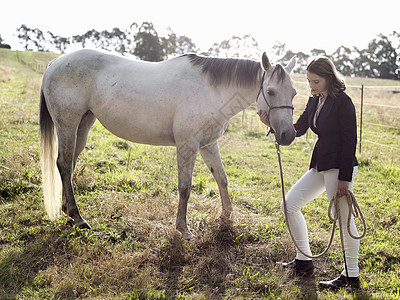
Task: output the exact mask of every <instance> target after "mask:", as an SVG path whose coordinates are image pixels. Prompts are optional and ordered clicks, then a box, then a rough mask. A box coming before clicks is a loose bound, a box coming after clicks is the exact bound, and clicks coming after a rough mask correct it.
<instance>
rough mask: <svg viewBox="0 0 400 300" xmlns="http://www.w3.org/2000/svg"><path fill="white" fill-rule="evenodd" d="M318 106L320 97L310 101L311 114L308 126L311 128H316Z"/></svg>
mask: <svg viewBox="0 0 400 300" xmlns="http://www.w3.org/2000/svg"><path fill="white" fill-rule="evenodd" d="M327 100H328V99H327ZM317 104H318V97H313V98H311V99H310V113H309V114H308V124H309V126H310V127H311V128H315V127H314V115H315V111H316V110H317Z"/></svg>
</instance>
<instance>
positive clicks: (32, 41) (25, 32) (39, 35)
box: [17, 24, 45, 51]
mask: <svg viewBox="0 0 400 300" xmlns="http://www.w3.org/2000/svg"><path fill="white" fill-rule="evenodd" d="M17 32H18V38H19V39H20V40H21V41H22V43H23V46H24V48H25V50H37V51H44V50H45V47H44V44H45V38H44V35H43V32H42V31H41V30H40V29H38V28H35V29H31V28H28V27H27V26H26V25H25V24H23V25H21V27H20V28H18V29H17Z"/></svg>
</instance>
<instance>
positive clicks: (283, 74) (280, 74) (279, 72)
mask: <svg viewBox="0 0 400 300" xmlns="http://www.w3.org/2000/svg"><path fill="white" fill-rule="evenodd" d="M275 74H276V76H277V78H278V80H279V81H280V82H282V81H283V80H284V79H285V77H286V75H287V74H286V71H285V69H284V68H283V67H282V65H280V64H276V65H275V68H274V70H273V71H272V74H271V78H272V77H273V76H274V75H275Z"/></svg>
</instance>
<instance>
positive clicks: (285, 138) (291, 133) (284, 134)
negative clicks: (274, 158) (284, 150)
mask: <svg viewBox="0 0 400 300" xmlns="http://www.w3.org/2000/svg"><path fill="white" fill-rule="evenodd" d="M295 137H296V131H295V130H294V127H292V128H288V129H285V130H280V129H277V130H275V139H276V142H277V143H278V144H279V145H281V146H288V145H290V144H291V143H292V142H293V141H294V138H295Z"/></svg>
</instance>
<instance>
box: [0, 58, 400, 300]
mask: <svg viewBox="0 0 400 300" xmlns="http://www.w3.org/2000/svg"><path fill="white" fill-rule="evenodd" d="M28 54H29V55H27V56H26V57H28V56H32V57H34V56H35V53H28ZM40 55H41V59H42V60H44V58H43V54H40ZM15 57H16V56H15V52H12V51H6V50H1V51H0V71H1V70H5V71H4V72H2V73H1V72H0V113H1V116H2V118H1V119H0V131H1V132H0V140H1V142H0V143H1V145H2V147H1V148H0V197H1V198H0V216H1V218H0V299H23V298H26V299H79V298H81V299H343V298H354V299H398V298H400V279H399V278H400V276H399V275H400V274H399V272H400V271H399V268H398V265H399V262H400V238H399V235H398V233H399V230H400V228H399V227H400V222H399V218H398V216H399V214H400V192H399V186H400V171H399V169H398V163H399V152H396V151H392V150H387V149H384V148H380V147H377V146H376V145H373V144H366V146H365V149H364V150H363V152H362V153H358V157H359V159H360V163H361V165H360V168H359V173H358V175H357V177H356V182H355V186H354V189H355V190H354V192H355V195H356V197H357V199H358V201H359V203H360V206H361V208H362V210H363V212H364V214H365V216H366V219H367V225H368V229H367V230H368V231H367V235H366V237H365V238H364V239H362V241H361V248H360V262H359V265H360V271H361V274H360V275H361V279H362V290H361V291H358V292H356V293H354V294H353V292H351V291H345V290H341V291H339V292H337V293H330V292H323V293H319V292H318V291H317V288H316V284H317V282H318V280H324V279H331V278H333V277H334V276H337V275H338V274H339V272H340V269H341V266H342V254H341V249H340V241H339V239H338V238H336V239H335V242H334V244H333V246H332V249H331V250H330V252H329V253H328V254H327V255H326V256H325V257H323V258H321V259H318V260H316V261H315V264H316V278H315V279H314V280H311V281H309V282H306V283H303V284H301V283H298V282H296V281H295V280H294V279H292V278H291V277H290V276H289V275H288V274H286V273H285V272H284V271H283V270H281V269H280V268H278V267H277V266H276V265H275V262H276V261H287V260H289V259H293V257H294V253H295V251H294V247H293V244H292V242H291V240H290V237H289V236H288V232H287V229H286V227H285V222H284V219H283V216H282V212H281V210H280V199H281V190H280V179H279V173H278V163H277V158H276V154H275V151H276V150H275V146H274V143H273V139H272V137H268V138H265V129H264V128H263V126H262V125H261V124H260V123H259V121H258V117H257V116H256V113H255V111H254V110H248V111H246V112H245V113H244V114H239V115H237V116H236V117H235V118H234V119H233V120H232V122H231V124H230V126H229V129H228V132H227V133H226V134H225V135H224V136H223V137H222V139H221V141H220V144H221V154H222V158H223V162H224V165H225V167H226V172H227V174H228V180H229V191H230V195H231V197H232V200H233V204H234V213H233V219H232V224H231V226H225V225H223V224H221V223H220V221H219V216H220V213H221V204H220V200H219V196H218V189H217V186H216V184H215V182H214V180H213V179H212V176H211V174H210V173H209V171H208V169H207V168H206V166H205V165H204V163H203V162H202V159H201V158H200V157H199V158H198V161H197V162H196V166H195V171H194V178H193V191H192V195H191V198H190V200H189V207H188V219H189V225H190V227H191V229H192V230H193V233H194V234H195V235H196V236H197V238H196V239H195V240H193V241H183V240H181V238H180V236H179V234H178V233H176V231H175V228H174V227H175V226H174V224H175V217H176V210H177V199H178V195H177V185H178V184H177V168H176V163H175V162H176V153H175V149H174V148H172V147H153V146H147V145H139V144H133V143H129V142H125V141H123V140H121V139H118V138H117V137H115V136H113V135H111V134H110V133H108V132H107V131H106V130H105V129H104V128H103V127H102V126H101V125H100V124H99V123H98V122H96V124H95V126H94V128H93V129H92V131H91V135H90V138H89V141H88V144H87V147H86V149H85V150H84V151H83V153H82V156H81V157H80V160H79V162H78V165H77V168H76V172H75V178H74V186H75V189H76V197H77V202H78V205H79V207H80V209H81V212H82V214H83V216H84V217H85V218H86V219H87V220H88V222H89V223H90V224H91V225H92V227H93V229H92V230H90V231H82V230H75V229H73V228H72V227H69V226H68V225H66V224H65V221H66V220H65V218H61V219H59V220H57V221H54V222H53V221H50V220H48V218H47V217H46V215H45V212H44V209H43V204H42V190H41V175H40V168H39V154H38V153H39V147H38V102H39V101H38V96H39V87H40V78H41V75H40V74H38V73H35V72H33V71H31V70H30V69H29V68H27V67H26V66H22V65H20V64H18V63H17V62H16V58H15ZM51 59H52V57H51V56H49V57H48V60H51ZM299 113H300V109H298V110H296V111H295V114H296V115H295V117H297V116H298V114H299ZM394 126H397V127H399V126H400V124H399V123H397V124H394ZM380 130H381V134H380V136H381V137H382V138H381V140H380V141H381V142H384V141H385V143H386V141H387V140H389V142H388V143H393V145H398V144H396V143H398V132H397V131H395V130H392V129H390V128H386V127H382V128H380ZM383 137H384V139H383ZM314 141H315V136H313V135H311V134H309V135H308V136H306V137H302V138H299V139H296V141H295V142H294V143H293V144H292V145H291V146H289V147H284V148H282V157H283V164H284V172H285V183H286V188H287V189H288V188H290V186H292V185H293V184H294V183H295V182H296V180H297V179H298V178H299V177H300V176H301V175H302V174H303V173H304V172H305V170H306V169H307V167H308V163H309V157H310V154H311V151H312V147H313V143H314ZM390 141H391V142H390ZM387 151H389V152H387ZM327 207H328V203H327V199H326V198H325V196H321V197H319V198H317V199H316V200H315V201H314V202H313V203H311V204H310V205H307V206H306V207H305V209H304V214H305V217H306V219H307V220H308V226H309V232H310V240H311V246H312V249H313V250H314V251H321V249H322V248H323V246H324V245H325V243H326V242H327V241H328V238H329V230H330V229H329V225H330V223H329V220H328V216H327V213H326V211H327Z"/></svg>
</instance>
